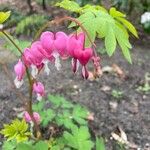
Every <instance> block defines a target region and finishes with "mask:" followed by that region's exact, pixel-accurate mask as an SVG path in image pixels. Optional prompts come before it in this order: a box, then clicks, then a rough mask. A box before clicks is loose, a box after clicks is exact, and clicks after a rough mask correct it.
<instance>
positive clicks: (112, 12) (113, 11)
mask: <svg viewBox="0 0 150 150" xmlns="http://www.w3.org/2000/svg"><path fill="white" fill-rule="evenodd" d="M109 13H110V15H111V16H112V17H114V18H115V17H126V15H125V14H123V13H122V12H120V11H117V10H116V8H114V7H111V8H110V10H109Z"/></svg>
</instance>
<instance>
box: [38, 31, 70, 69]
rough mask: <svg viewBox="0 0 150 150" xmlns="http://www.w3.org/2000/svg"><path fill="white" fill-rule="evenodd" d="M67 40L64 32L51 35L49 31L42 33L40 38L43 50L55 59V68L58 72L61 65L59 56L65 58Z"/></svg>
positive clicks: (66, 54)
mask: <svg viewBox="0 0 150 150" xmlns="http://www.w3.org/2000/svg"><path fill="white" fill-rule="evenodd" d="M67 40H68V36H67V35H66V34H65V33H64V32H57V33H55V34H54V33H52V32H49V31H46V32H43V33H42V35H41V38H40V41H41V44H42V46H43V48H44V49H45V50H46V51H47V52H48V53H49V54H51V55H52V56H53V57H54V59H55V66H56V68H57V70H60V67H61V64H60V60H59V56H61V57H67V56H68V52H67V48H66V46H67Z"/></svg>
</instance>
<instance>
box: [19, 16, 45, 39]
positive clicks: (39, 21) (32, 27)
mask: <svg viewBox="0 0 150 150" xmlns="http://www.w3.org/2000/svg"><path fill="white" fill-rule="evenodd" d="M47 20H48V18H47V17H46V16H44V15H36V14H33V15H31V16H27V17H26V18H24V19H23V20H21V21H20V22H19V23H18V24H17V27H16V34H17V35H20V34H23V35H27V36H34V35H35V33H36V32H37V31H38V30H39V28H40V27H41V26H42V25H43V24H44V23H46V22H47Z"/></svg>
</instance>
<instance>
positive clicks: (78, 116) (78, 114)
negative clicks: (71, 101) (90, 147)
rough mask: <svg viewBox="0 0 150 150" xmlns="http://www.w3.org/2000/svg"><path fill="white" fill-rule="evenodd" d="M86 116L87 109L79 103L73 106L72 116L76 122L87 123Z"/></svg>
mask: <svg viewBox="0 0 150 150" xmlns="http://www.w3.org/2000/svg"><path fill="white" fill-rule="evenodd" d="M87 116H88V111H87V109H86V108H84V107H81V106H80V105H76V106H74V109H73V113H72V117H73V119H74V120H75V121H76V122H77V123H79V124H80V125H85V124H87V120H86V119H87Z"/></svg>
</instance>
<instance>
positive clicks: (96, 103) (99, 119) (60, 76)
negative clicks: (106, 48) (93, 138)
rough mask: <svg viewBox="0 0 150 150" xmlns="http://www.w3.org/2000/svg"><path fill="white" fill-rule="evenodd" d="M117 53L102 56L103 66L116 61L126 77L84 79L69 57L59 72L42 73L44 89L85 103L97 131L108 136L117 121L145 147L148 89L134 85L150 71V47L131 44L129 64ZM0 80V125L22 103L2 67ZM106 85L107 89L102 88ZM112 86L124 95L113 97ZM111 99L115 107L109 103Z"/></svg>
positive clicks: (149, 134) (149, 125)
mask: <svg viewBox="0 0 150 150" xmlns="http://www.w3.org/2000/svg"><path fill="white" fill-rule="evenodd" d="M120 55H121V54H120V53H119V52H118V53H116V54H115V56H113V57H112V58H108V57H106V56H103V57H102V66H106V65H110V66H111V64H112V63H116V64H118V65H119V66H120V67H121V68H123V70H124V72H125V74H126V76H127V77H126V79H125V80H121V79H120V78H119V77H118V76H116V75H115V74H112V73H108V74H104V75H103V76H102V77H101V78H99V79H97V80H94V81H86V80H83V79H82V78H81V76H80V73H78V74H77V75H73V73H72V71H71V69H70V62H69V61H67V62H63V63H62V65H63V66H62V69H61V71H60V72H58V71H56V69H55V68H53V67H52V68H51V70H52V73H51V75H50V76H49V77H46V76H45V75H42V76H41V77H40V80H42V81H43V83H45V84H46V93H51V94H60V95H63V96H65V97H66V98H68V99H70V100H71V101H74V102H77V103H80V104H82V105H85V106H87V107H88V108H89V109H90V110H91V112H93V113H94V114H95V121H94V123H92V124H93V125H92V127H93V128H94V131H95V132H96V133H97V134H98V135H104V136H106V137H107V138H108V140H109V138H110V136H111V132H112V131H114V130H115V128H116V126H117V125H119V126H121V127H122V129H123V130H124V131H125V133H126V134H127V136H128V140H129V141H130V142H133V143H135V144H137V145H139V147H141V148H142V150H144V147H145V146H146V145H147V146H148V144H150V116H149V115H150V109H149V108H150V92H149V93H147V94H144V93H143V92H137V91H136V89H137V87H139V85H141V84H142V83H143V81H144V75H145V73H147V72H149V73H150V70H149V68H150V48H149V47H148V46H147V48H146V47H144V48H143V47H140V46H138V47H134V48H133V52H132V56H133V65H129V64H128V63H127V62H126V61H125V60H124V59H122V57H120ZM13 62H14V61H13ZM8 66H9V69H10V70H11V71H12V70H13V69H12V67H13V65H12V64H10V62H8ZM0 81H1V82H0V101H1V105H0V128H1V127H2V124H3V123H7V122H9V121H10V119H12V118H14V117H15V116H16V111H15V110H16V109H15V108H18V109H19V108H20V106H22V105H21V102H20V100H19V99H18V98H17V96H16V95H15V94H14V93H13V89H11V85H10V81H9V80H8V78H7V77H6V75H5V73H4V72H3V71H2V70H1V71H0ZM106 86H108V87H109V88H110V90H108V91H107V90H106V91H105V90H104V87H106ZM112 89H116V90H120V91H123V97H122V98H121V99H120V100H116V98H114V97H113V96H112V95H111V91H112ZM21 91H23V93H24V94H25V93H27V88H26V87H23V88H22V89H21ZM114 103H115V105H117V106H116V107H112V105H113V104H114ZM0 141H1V140H0ZM111 143H112V142H110V140H109V141H108V143H107V145H109V150H111V149H113V148H112V147H113V145H112V144H111ZM114 150H115V149H114ZM145 150H149V148H147V149H145Z"/></svg>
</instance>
